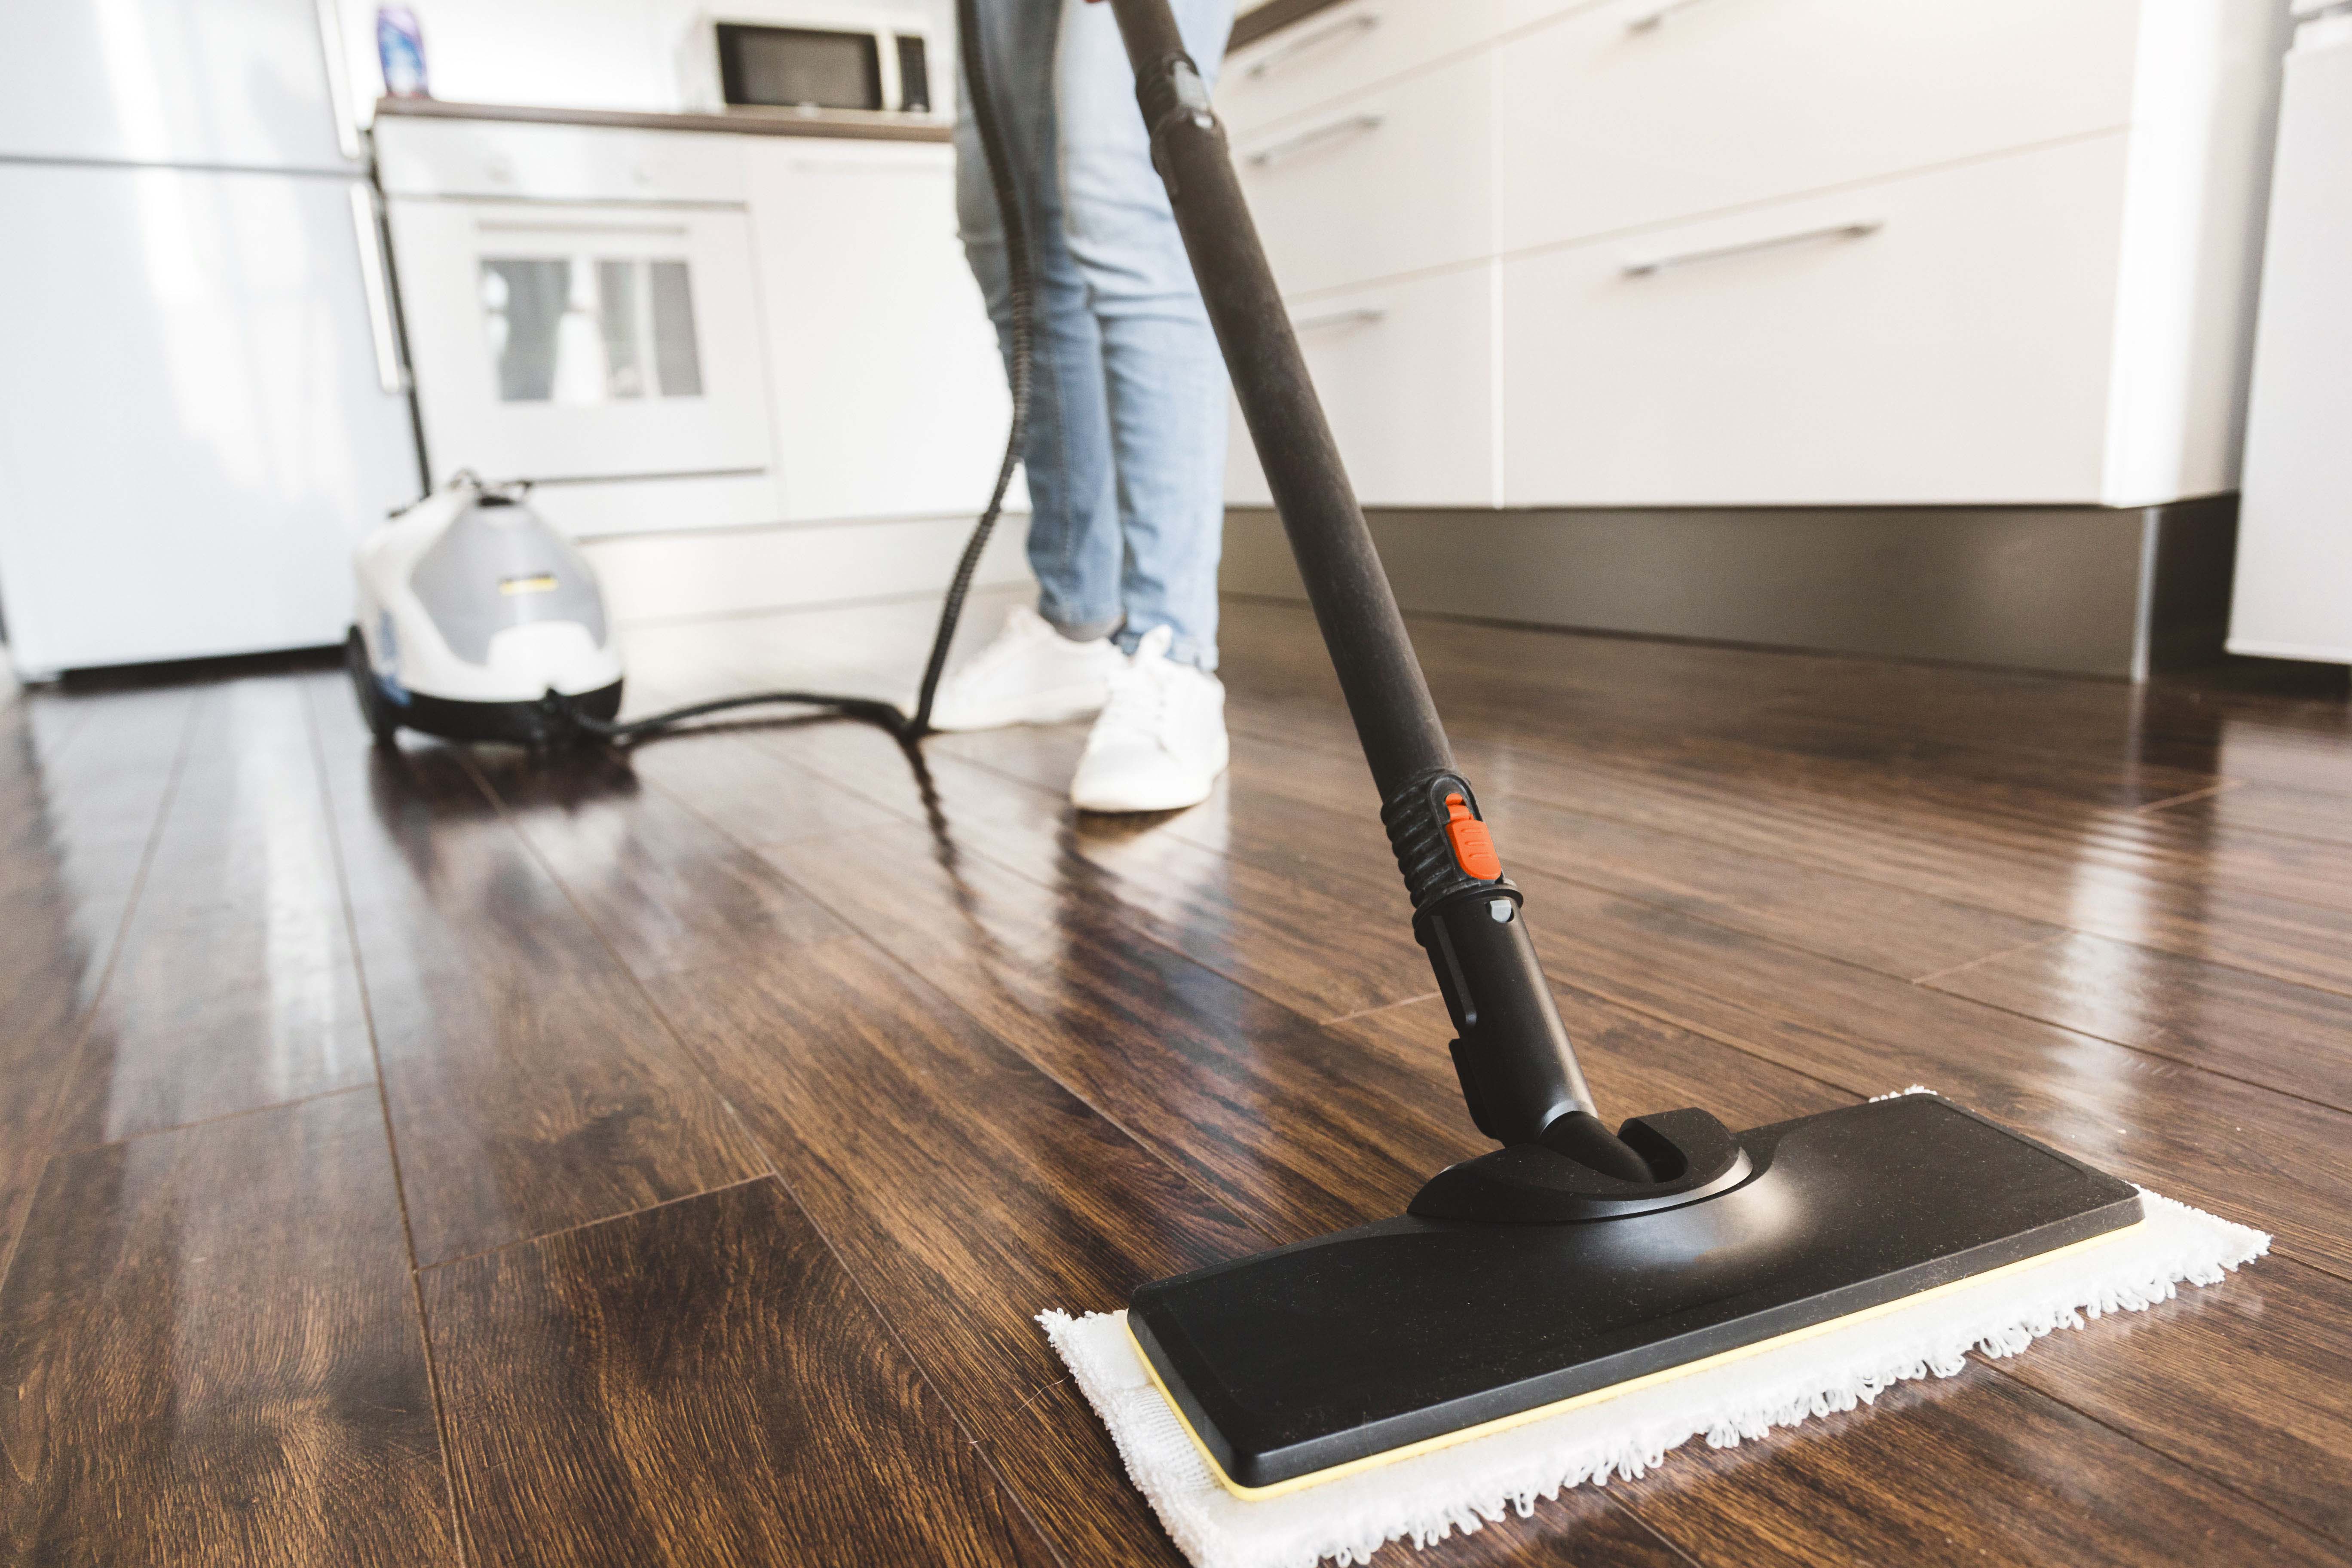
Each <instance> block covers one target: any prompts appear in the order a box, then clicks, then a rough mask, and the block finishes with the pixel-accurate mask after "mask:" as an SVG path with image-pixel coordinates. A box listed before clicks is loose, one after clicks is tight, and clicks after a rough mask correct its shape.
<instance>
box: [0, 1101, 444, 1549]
mask: <svg viewBox="0 0 2352 1568" xmlns="http://www.w3.org/2000/svg"><path fill="white" fill-rule="evenodd" d="M0 1434H5V1442H6V1450H7V1456H8V1463H9V1465H10V1466H11V1468H12V1470H13V1478H12V1484H11V1485H10V1486H9V1487H8V1488H7V1489H6V1490H5V1494H0V1510H5V1519H6V1540H7V1542H8V1544H9V1552H8V1555H9V1558H10V1560H11V1561H13V1562H20V1563H68V1562H70V1563H186V1564H190V1565H192V1568H194V1565H202V1564H214V1563H218V1564H232V1563H234V1564H246V1563H287V1564H318V1565H319V1568H330V1565H334V1568H341V1565H343V1564H369V1565H376V1564H381V1565H383V1568H410V1565H413V1564H420V1563H455V1562H456V1561H457V1555H456V1552H455V1551H454V1549H453V1542H452V1540H451V1530H450V1520H449V1513H448V1492H447V1489H446V1483H445V1481H444V1479H443V1471H442V1466H441V1457H440V1448H439V1443H438V1439H437V1437H436V1433H435V1426H434V1412H433V1395H432V1390H431V1388H430V1386H429V1384H428V1382H427V1378H426V1373H425V1347H424V1341H423V1335H422V1333H421V1331H420V1324H419V1323H418V1321H417V1318H416V1310H415V1296H414V1295H413V1293H412V1292H411V1289H410V1287H409V1282H408V1269H407V1253H406V1247H405V1245H404V1241H403V1238H402V1236H401V1227H400V1205H399V1199H398V1196H397V1194H395V1192H394V1187H393V1175H392V1163H391V1161H390V1159H389V1158H388V1157H387V1155H386V1152H385V1148H384V1142H383V1115H382V1112H381V1110H379V1108H378V1105H377V1102H376V1098H375V1096H374V1095H373V1093H371V1092H368V1091H366V1090H360V1091H357V1092H351V1093H344V1094H338V1095H331V1096H329V1097H327V1098H325V1099H321V1100H311V1101H310V1102H308V1103H306V1104H303V1105H299V1106H291V1107H284V1108H279V1109H276V1110H260V1111H256V1112H253V1113H252V1114H250V1115H247V1116H240V1117H236V1118H232V1119H230V1120H228V1121H215V1122H210V1123H207V1124H205V1125H204V1126H201V1127H192V1128H186V1129H183V1130H181V1131H173V1132H164V1133H159V1134H157V1135H155V1136H153V1137H149V1138H141V1139H136V1140H133V1141H131V1142H126V1143H111V1144H108V1145H105V1146H103V1147H100V1148H96V1149H89V1150H84V1151H82V1152H79V1153H72V1154H66V1155H61V1156H59V1157H58V1158H57V1159H56V1160H54V1161H52V1162H51V1163H50V1164H49V1167H48V1171H47V1175H46V1176H45V1178H44V1179H43V1181H42V1184H41V1188H40V1195H39V1197H38V1198H37V1201H36V1203H35V1205H34V1207H33V1212H32V1215H31V1216H30V1218H29V1219H28V1221H27V1222H26V1234H25V1237H24V1240H23V1242H22V1244H21V1245H20V1246H19V1247H18V1249H17V1253H16V1261H15V1264H14V1265H13V1267H12V1268H10V1269H9V1273H8V1279H7V1284H6V1287H5V1289H0Z"/></svg>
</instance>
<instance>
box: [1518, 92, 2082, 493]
mask: <svg viewBox="0 0 2352 1568" xmlns="http://www.w3.org/2000/svg"><path fill="white" fill-rule="evenodd" d="M2125 156H2126V146H2125V141H2124V138H2123V137H2122V136H2121V135H2120V134H2112V135H2108V136H2105V137H2099V138H2095V139H2092V140H2088V141H2080V142H2066V143H2063V144H2062V145H2059V146H2056V147H2050V148H2044V149H2042V150H2040V151H2037V152H2034V153H2026V154H2021V155H2020V156H2018V157H2014V158H2004V159H1995V160H1988V161H1985V162H1981V163H1962V164H1960V165H1958V166H1957V167H1954V168H1950V169H1945V170H1940V171H1938V172H1936V173H1934V174H1916V175H1912V176H1909V177H1907V178H1903V179H1895V180H1888V181H1884V182H1880V183H1877V184H1869V185H1864V186H1858V187H1853V188H1850V189H1847V190H1843V191H1840V192H1838V193H1837V194H1835V195H1824V196H1806V197H1800V198H1797V199H1794V200H1791V201H1786V202H1779V203H1774V204H1771V205H1767V206H1763V207H1759V208H1753V209H1750V210H1748V211H1744V212H1741V213H1738V214H1737V215H1734V216H1727V217H1716V218H1709V219H1704V220H1701V221H1697V222H1694V223H1688V224H1684V225H1679V226H1674V227H1672V228H1667V229H1663V230H1653V231H1649V232H1646V233H1644V234H1643V236H1642V237H1640V238H1639V239H1638V240H1635V239H1612V240H1603V241H1597V242H1594V243H1591V244H1587V245H1580V246H1572V247H1566V248H1562V249H1553V250H1547V251H1544V252H1541V253H1539V254H1536V255H1532V256H1527V257H1519V258H1512V259H1510V260H1508V261H1507V262H1505V263H1504V264H1503V274H1502V275H1503V286H1502V295H1503V307H1502V315H1503V321H1504V324H1505V331H1504V334H1503V351H1502V366H1503V406H1504V410H1505V414H1504V426H1503V450H1504V454H1505V456H1504V480H1503V500H1504V501H1505V502H1506V504H1509V505H1547V506H1648V505H1680V506H1756V505H1763V506H1772V505H1784V504H1786V505H1796V504H1813V505H1844V504H1856V505H1867V504H1877V503H1913V502H1920V503H1959V502H1967V503H1977V504H1987V503H1999V502H2007V501H2032V500H2044V499H2047V498H2049V497H2053V496H2063V497H2095V496H2096V495H2097V493H2098V490H2099V486H2100V482H2101V471H2100V464H2101V456H2102V451H2103V447H2104V441H2105V413H2106V401H2105V379H2106V368H2107V364H2108V361H2109V351H2110V347H2111V341H2110V340H2111V336H2112V333H2113V331H2114V323H2115V297H2116V281H2115V279H2116V271H2115V256H2116V246H2117V241H2118V236H2119V232H2120V225H2121V207H2122V203H2121V199H2120V196H2121V190H2122V179H2121V175H2122V165H2123V162H2124V158H2125Z"/></svg>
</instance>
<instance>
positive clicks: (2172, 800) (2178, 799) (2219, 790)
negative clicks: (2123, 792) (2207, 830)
mask: <svg viewBox="0 0 2352 1568" xmlns="http://www.w3.org/2000/svg"><path fill="white" fill-rule="evenodd" d="M2245 782H2246V781H2245V780H2244V779H2222V780H2221V781H2219V782H2218V783H2214V784H2207V785H2206V786H2205V787H2204V788H2203V789H2192V790H2190V791H2189V792H2188V793H2186V794H2185V795H2168V796H2166V797H2165V798H2164V799H2162V800H2150V801H2143V802H2141V803H2140V804H2139V805H2135V806H2133V807H2132V808H2131V815H2133V816H2154V815H2155V814H2156V813H2158V812H2159V811H2168V810H2170V809H2171V808H2172V807H2174V806H2176V805H2192V804H2194V803H2195V802H2197V801H2200V800H2211V799H2212V798H2213V797H2214V796H2215V795H2221V794H2223V793H2225V792H2227V791H2230V790H2233V789H2236V788H2238V787H2239V786H2240V785H2242V784H2244V783H2245Z"/></svg>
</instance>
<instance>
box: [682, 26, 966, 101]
mask: <svg viewBox="0 0 2352 1568" xmlns="http://www.w3.org/2000/svg"><path fill="white" fill-rule="evenodd" d="M717 30H718V35H719V90H720V94H721V97H722V98H723V100H724V101H725V102H726V104H727V107H729V108H730V109H856V110H873V111H880V112H886V113H898V114H920V115H926V116H928V115H930V114H932V113H933V112H934V110H933V109H932V103H933V99H934V89H933V85H932V82H931V49H930V43H929V39H928V38H927V37H925V36H924V35H923V34H921V33H920V32H914V31H909V30H907V29H905V28H896V27H779V26H767V25H765V24H754V23H750V22H720V23H719V24H718V25H717Z"/></svg>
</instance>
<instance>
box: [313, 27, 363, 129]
mask: <svg viewBox="0 0 2352 1568" xmlns="http://www.w3.org/2000/svg"><path fill="white" fill-rule="evenodd" d="M316 6H317V10H318V13H319V51H320V53H321V54H322V55H324V56H325V57H326V60H327V108H328V111H329V112H330V113H331V114H333V115H334V117H335V146H336V147H337V148H338V149H339V150H340V151H341V153H342V154H343V157H344V158H345V160H346V161H348V162H350V163H358V162H360V161H361V160H362V158H364V157H365V156H366V154H367V150H366V149H365V148H364V147H362V146H361V145H360V122H359V119H358V117H357V116H356V115H354V114H353V113H352V88H351V82H350V80H349V79H348V78H349V74H350V68H351V61H350V58H349V51H348V50H347V49H345V47H343V20H342V18H341V16H338V15H336V12H335V0H316Z"/></svg>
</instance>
